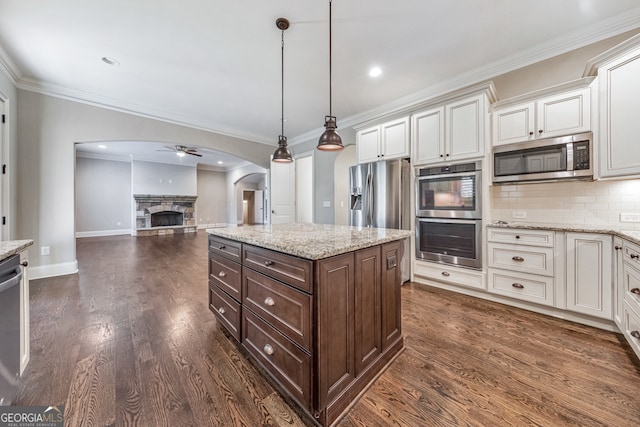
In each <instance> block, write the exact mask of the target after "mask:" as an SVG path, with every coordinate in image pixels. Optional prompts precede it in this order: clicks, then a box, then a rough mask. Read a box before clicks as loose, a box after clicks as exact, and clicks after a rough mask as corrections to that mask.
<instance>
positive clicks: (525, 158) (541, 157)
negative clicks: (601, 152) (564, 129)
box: [493, 132, 593, 183]
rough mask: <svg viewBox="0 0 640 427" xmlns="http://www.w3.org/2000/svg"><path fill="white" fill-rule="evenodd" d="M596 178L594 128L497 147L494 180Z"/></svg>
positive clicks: (496, 181)
mask: <svg viewBox="0 0 640 427" xmlns="http://www.w3.org/2000/svg"><path fill="white" fill-rule="evenodd" d="M592 178H593V134H592V133H591V132H586V133H581V134H576V135H568V136H561V137H557V138H546V139H540V140H537V141H528V142H521V143H515V144H507V145H499V146H496V147H493V182H494V183H511V182H526V181H549V180H560V179H592Z"/></svg>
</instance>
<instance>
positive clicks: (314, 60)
mask: <svg viewBox="0 0 640 427" xmlns="http://www.w3.org/2000/svg"><path fill="white" fill-rule="evenodd" d="M328 13H329V3H328V1H318V0H316V1H300V0H269V1H264V0H244V1H228V0H227V1H221V0H182V1H174V2H168V1H157V0H135V1H131V0H110V1H102V2H98V1H87V0H57V1H43V0H2V1H0V69H1V68H4V71H5V72H7V73H8V74H9V75H10V77H11V78H12V79H13V80H14V82H15V83H16V85H17V86H18V87H20V88H22V89H27V90H34V91H38V92H42V93H47V94H53V95H57V96H63V97H66V98H71V99H78V100H83V101H87V102H91V103H94V104H98V105H104V106H107V107H109V108H115V109H119V110H124V111H129V112H134V113H138V114H143V115H146V116H150V117H156V118H160V119H165V120H170V121H173V122H178V123H183V124H187V125H190V126H195V127H198V128H202V129H207V130H212V131H215V132H220V133H224V134H228V135H233V136H238V137H242V138H247V139H250V140H254V141H258V142H264V143H269V144H273V145H274V146H275V145H276V143H277V139H278V135H279V134H280V114H281V113H280V72H281V70H280V36H281V33H280V30H278V29H277V28H276V26H275V20H276V19H277V18H278V17H285V18H287V19H289V21H291V27H290V28H289V29H288V30H286V31H285V65H284V67H285V117H286V119H287V121H286V122H285V132H284V133H285V135H287V136H288V137H289V142H290V143H292V144H295V143H296V142H299V141H302V140H305V138H306V139H308V138H309V136H311V135H314V133H317V134H318V135H319V134H320V133H321V132H322V125H323V123H324V116H325V115H327V114H328V113H329V99H328V98H329V96H328V95H329V83H328V81H329V72H328V68H329V47H328V44H329V42H328V38H329V33H328ZM639 27H640V2H639V1H638V0H431V1H428V0H399V1H394V2H391V1H382V0H336V1H334V2H333V104H334V105H333V113H334V115H336V116H337V118H338V126H339V129H340V126H343V127H344V126H348V125H353V124H355V123H357V122H358V121H363V120H366V119H370V118H372V117H374V115H375V112H376V111H382V110H384V109H385V108H387V107H389V106H393V105H399V104H401V103H402V102H406V101H407V100H410V99H418V98H419V97H420V96H424V94H426V93H433V91H434V90H435V88H442V89H443V90H447V89H451V88H456V87H459V86H461V85H468V84H471V83H476V82H478V81H481V80H486V79H487V78H490V77H492V76H495V75H497V74H500V73H503V72H506V71H510V70H513V69H516V68H519V67H522V66H524V65H528V64H530V63H533V62H537V61H540V60H542V59H546V58H548V57H551V56H554V55H557V54H560V53H564V52H566V51H569V50H572V49H576V48H578V47H581V46H584V45H586V44H589V43H593V42H595V41H598V40H601V39H604V38H607V37H610V36H613V35H616V34H620V33H622V32H625V31H629V30H631V29H634V28H639ZM102 57H110V58H114V59H116V60H118V61H119V63H120V65H119V66H109V65H107V64H105V63H104V62H102V60H101V58H102ZM373 65H378V66H379V67H381V69H382V75H381V76H380V77H378V78H376V79H372V78H370V77H369V76H368V70H369V68H370V67H371V66H373ZM153 148H155V147H152V149H153Z"/></svg>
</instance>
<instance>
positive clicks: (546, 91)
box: [490, 76, 595, 112]
mask: <svg viewBox="0 0 640 427" xmlns="http://www.w3.org/2000/svg"><path fill="white" fill-rule="evenodd" d="M594 80H595V77H594V76H589V77H582V78H580V79H577V80H572V81H569V82H566V83H561V84H558V85H554V86H550V87H547V88H543V89H539V90H535V91H533V92H528V93H525V94H522V95H517V96H514V97H511V98H506V99H502V100H500V101H497V102H495V103H493V104H492V105H491V108H490V110H491V112H493V111H495V110H497V109H499V108H502V107H507V106H511V105H517V104H523V103H525V102H528V101H536V100H538V99H540V98H544V97H547V96H549V95H556V94H561V93H563V92H569V91H571V90H575V89H583V88H586V87H589V86H590V85H591V83H592V82H593V81H594Z"/></svg>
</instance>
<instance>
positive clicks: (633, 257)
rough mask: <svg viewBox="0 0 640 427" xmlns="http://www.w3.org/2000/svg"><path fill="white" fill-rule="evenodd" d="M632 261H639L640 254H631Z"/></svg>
mask: <svg viewBox="0 0 640 427" xmlns="http://www.w3.org/2000/svg"><path fill="white" fill-rule="evenodd" d="M630 256H631V259H638V258H639V257H640V255H638V254H631V255H630Z"/></svg>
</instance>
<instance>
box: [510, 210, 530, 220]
mask: <svg viewBox="0 0 640 427" xmlns="http://www.w3.org/2000/svg"><path fill="white" fill-rule="evenodd" d="M526 217H527V213H526V212H525V211H513V212H511V218H513V219H525V218H526Z"/></svg>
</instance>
